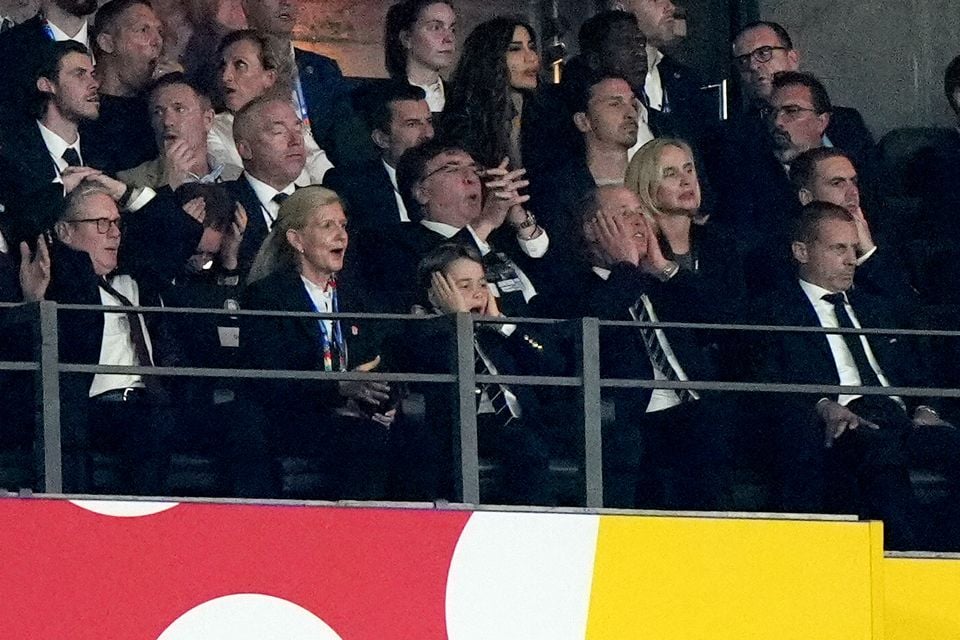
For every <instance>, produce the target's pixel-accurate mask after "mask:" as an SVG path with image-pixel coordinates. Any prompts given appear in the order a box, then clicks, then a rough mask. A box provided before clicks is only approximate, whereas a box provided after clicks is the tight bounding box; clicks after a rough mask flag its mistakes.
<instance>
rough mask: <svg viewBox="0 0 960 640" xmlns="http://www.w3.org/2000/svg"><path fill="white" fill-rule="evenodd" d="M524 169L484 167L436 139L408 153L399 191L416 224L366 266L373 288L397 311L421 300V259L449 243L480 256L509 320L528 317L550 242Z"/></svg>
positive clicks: (389, 238) (383, 241)
mask: <svg viewBox="0 0 960 640" xmlns="http://www.w3.org/2000/svg"><path fill="white" fill-rule="evenodd" d="M524 175H525V172H524V170H523V169H519V170H510V169H509V168H508V167H507V163H506V159H504V162H503V163H501V164H500V165H499V166H497V167H492V168H483V167H480V166H478V165H477V163H476V161H475V160H474V159H473V157H472V156H471V155H470V154H469V153H467V152H466V151H464V150H463V149H461V148H459V147H457V146H456V145H452V144H450V143H448V142H445V141H442V140H436V139H434V140H431V141H429V142H426V143H424V144H422V145H420V146H419V147H414V148H412V149H410V150H408V151H407V152H406V153H404V154H403V156H401V157H400V161H399V163H398V164H397V187H398V190H399V191H400V195H401V196H402V197H403V200H404V203H405V204H406V208H407V211H408V213H409V214H410V216H411V218H412V219H414V220H417V221H419V224H415V225H403V226H401V227H400V228H399V229H396V230H395V231H394V230H390V231H389V232H387V233H384V234H382V235H381V236H380V239H379V244H378V246H379V247H381V248H382V250H381V253H380V254H379V255H372V254H369V252H368V254H369V255H368V256H367V258H368V259H369V260H370V261H372V262H374V263H373V264H367V265H365V271H366V272H367V277H368V278H369V279H370V281H371V284H372V285H374V286H375V288H376V289H378V290H384V289H385V291H384V293H385V294H386V295H387V296H389V297H390V298H391V300H390V303H389V304H392V305H393V306H394V307H395V308H396V310H398V311H400V310H402V311H406V310H409V308H410V305H411V304H412V303H413V302H415V301H417V299H418V294H419V292H418V291H417V288H416V284H415V283H416V278H415V274H416V268H417V264H419V262H420V259H421V258H422V257H423V256H424V255H426V253H427V252H429V251H430V249H432V248H433V247H435V246H437V245H439V244H441V243H442V242H444V241H445V240H449V239H453V240H455V241H459V242H463V243H464V244H468V245H470V246H472V247H474V248H475V249H477V250H478V251H479V252H480V255H481V256H482V257H483V264H484V267H485V269H486V277H487V280H488V282H489V283H490V289H491V292H492V293H493V294H494V295H495V296H497V297H498V298H499V300H498V303H499V304H500V306H501V308H502V309H503V310H504V313H506V314H507V315H512V316H524V315H529V314H530V313H532V312H531V311H529V309H530V307H529V306H528V305H529V304H530V303H531V300H533V299H534V298H535V296H536V295H537V289H536V288H535V287H534V285H533V282H532V281H531V279H530V277H529V276H528V275H527V270H528V269H532V268H534V266H533V264H532V263H533V262H535V261H538V260H539V259H540V258H542V257H543V256H544V254H546V253H547V249H548V248H549V246H550V238H549V237H548V236H547V232H546V231H545V230H544V229H542V228H541V227H540V225H539V224H537V220H536V218H534V216H533V214H531V213H530V212H528V211H527V210H526V209H525V208H524V206H523V205H524V203H525V202H526V201H527V200H528V199H529V196H527V195H526V194H524V193H521V190H522V189H525V188H526V186H527V180H526V179H525V178H524Z"/></svg>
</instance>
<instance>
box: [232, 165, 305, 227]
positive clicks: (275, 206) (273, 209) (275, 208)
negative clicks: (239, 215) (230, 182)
mask: <svg viewBox="0 0 960 640" xmlns="http://www.w3.org/2000/svg"><path fill="white" fill-rule="evenodd" d="M243 175H244V177H245V178H246V179H247V182H248V183H249V184H250V186H251V187H252V188H253V192H254V193H256V194H257V200H259V201H260V214H261V215H262V216H263V221H264V222H265V223H266V224H267V230H268V231H269V230H270V229H273V223H274V222H276V221H277V215H278V214H279V213H280V205H279V203H277V202H274V201H273V198H274V196H276V195H277V194H278V193H285V194H286V195H288V196H289V195H293V192H294V191H295V190H296V188H297V184H296V183H295V182H291V183H290V184H288V185H287V186H286V187H284V188H283V189H281V190H280V191H277V190H276V189H274V188H273V187H271V186H270V185H268V184H267V183H266V182H262V181H260V180H257V179H256V178H254V177H253V176H252V175H250V174H249V173H246V172H244V174H243ZM247 215H253V212H252V211H248V212H247Z"/></svg>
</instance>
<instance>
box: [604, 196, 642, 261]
mask: <svg viewBox="0 0 960 640" xmlns="http://www.w3.org/2000/svg"><path fill="white" fill-rule="evenodd" d="M590 224H591V225H592V227H593V230H594V236H595V242H596V243H597V246H598V247H599V248H600V251H601V252H602V253H603V256H604V259H605V260H606V262H607V264H609V265H615V264H620V263H624V262H625V263H628V264H632V265H633V266H635V267H637V266H639V265H640V261H641V260H642V259H643V257H644V255H645V251H646V240H645V238H638V237H637V236H638V235H639V234H643V233H647V230H646V227H643V228H640V229H639V230H638V229H634V228H633V225H629V224H627V223H626V221H625V220H624V219H623V216H622V215H620V214H618V213H610V212H608V211H603V210H601V211H598V212H597V215H596V217H595V218H594V219H593V221H592V222H591V223H590Z"/></svg>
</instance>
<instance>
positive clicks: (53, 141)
mask: <svg viewBox="0 0 960 640" xmlns="http://www.w3.org/2000/svg"><path fill="white" fill-rule="evenodd" d="M37 126H38V127H40V137H41V138H43V144H44V146H46V147H47V151H48V152H50V155H51V156H53V157H54V158H55V159H56V160H58V161H59V160H60V159H62V158H63V152H64V151H66V150H67V149H73V150H74V151H76V152H77V155H78V156H80V159H81V161H82V160H83V155H82V154H81V153H80V134H79V133H77V139H76V140H74V141H73V144H71V143H69V142H67V141H66V140H64V139H63V138H61V137H60V135H59V134H57V133H54V132H53V131H51V130H50V129H48V128H47V127H46V126H44V124H43V123H42V122H40V121H39V120H37ZM58 164H59V162H58Z"/></svg>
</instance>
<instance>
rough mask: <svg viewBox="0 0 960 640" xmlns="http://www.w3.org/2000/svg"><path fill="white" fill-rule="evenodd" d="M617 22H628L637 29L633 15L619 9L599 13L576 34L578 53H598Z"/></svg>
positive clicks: (635, 18)
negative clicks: (578, 46)
mask: <svg viewBox="0 0 960 640" xmlns="http://www.w3.org/2000/svg"><path fill="white" fill-rule="evenodd" d="M618 22H629V23H630V24H632V25H633V26H635V27H638V25H637V17H636V16H635V15H633V14H632V13H630V12H628V11H621V10H619V9H615V10H610V11H601V12H600V13H598V14H596V15H595V16H593V17H592V18H590V19H589V20H587V21H586V22H584V23H583V25H581V27H580V32H579V33H578V34H577V41H578V43H579V44H580V53H600V51H601V49H602V48H603V45H604V43H605V42H606V41H607V38H609V37H610V31H611V29H612V28H613V25H615V24H617V23H618ZM638 28H639V27H638Z"/></svg>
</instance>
